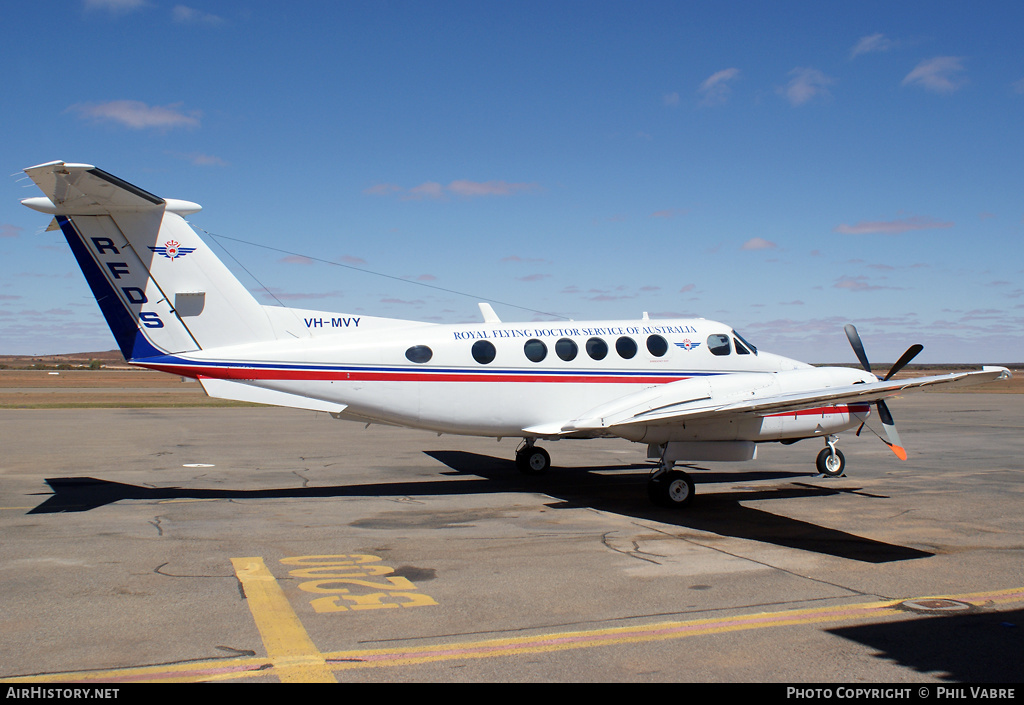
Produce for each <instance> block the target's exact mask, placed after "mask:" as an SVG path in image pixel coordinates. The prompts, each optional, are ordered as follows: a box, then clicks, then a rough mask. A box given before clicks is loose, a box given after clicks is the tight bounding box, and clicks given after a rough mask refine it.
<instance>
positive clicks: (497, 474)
mask: <svg viewBox="0 0 1024 705" xmlns="http://www.w3.org/2000/svg"><path fill="white" fill-rule="evenodd" d="M426 454H427V455H428V456H430V457H431V458H434V459H435V460H437V461H439V462H441V463H443V464H444V465H446V466H448V467H449V468H451V469H452V471H453V472H450V473H444V474H446V475H449V476H453V477H457V478H459V479H454V480H425V481H415V482H387V483H371V484H363V485H335V486H329V487H295V488H276V489H259V490H225V489H215V490H214V489H192V488H183V487H141V486H138V485H128V484H124V483H120V482H110V481H107V480H101V479H96V478H92V477H62V478H50V479H47V480H46V484H48V485H49V486H50V488H51V489H52V490H53V494H52V495H51V496H50V497H49V498H48V499H46V500H45V501H44V502H43V503H42V504H40V505H39V506H38V507H36V508H34V509H32V510H31V511H29V512H28V513H29V514H53V513H62V512H86V511H90V510H92V509H96V508H97V507H102V506H105V505H107V504H111V503H113V502H118V501H121V500H128V499H134V500H144V501H160V500H171V499H234V500H244V499H263V498H278V499H279V498H288V497H294V498H318V497H323V498H329V497H405V496H416V495H427V496H445V495H466V494H492V493H496V492H538V493H543V494H546V495H548V496H551V497H554V498H556V499H557V500H560V501H558V502H555V503H553V504H551V505H549V506H551V507H553V508H573V507H590V508H592V509H597V510H601V511H607V512H612V513H615V514H620V515H624V516H631V517H635V518H638V519H648V520H653V521H658V522H661V523H666V524H672V525H675V526H682V527H689V528H692V529H697V530H699V531H707V532H711V533H715V534H719V535H721V536H732V537H735V538H742V539H748V540H752V541H760V542H763V543H770V544H774V545H777V546H785V547H788V548H795V549H798V550H803V551H810V552H814V553H820V554H824V555H830V556H836V557H839V558H846V559H850V560H857V561H863V562H866V563H888V562H892V561H903V560H911V559H916V558H927V557H929V556H931V555H933V554H931V553H928V552H925V551H920V550H917V549H914V548H908V547H904V546H898V545H895V544H890V543H885V542H882V541H876V540H874V539H869V538H864V537H861V536H856V535H853V534H849V533H846V532H844V531H839V530H836V529H830V528H827V527H823V526H820V525H817V524H812V523H809V522H805V521H801V520H799V519H791V518H788V517H784V516H779V515H776V514H772V513H770V512H767V511H763V510H761V509H756V508H753V507H750V506H747V503H749V502H757V501H761V500H772V499H791V498H807V499H812V498H815V497H829V496H835V495H839V494H842V493H854V494H857V495H859V496H864V497H869V498H870V497H879V496H878V495H871V494H867V493H864V492H860V491H858V490H856V489H843V488H836V489H832V488H827V487H819V486H815V485H809V484H803V483H791V484H790V485H789V486H787V487H769V488H764V489H763V490H758V489H752V490H745V491H739V492H725V493H708V494H698V496H697V498H696V499H695V500H694V502H693V504H691V505H690V506H689V507H688V508H686V509H685V510H682V511H679V510H673V509H662V508H659V507H655V506H653V505H651V504H650V502H649V501H648V500H647V492H646V484H647V475H648V473H649V471H650V466H649V465H630V466H614V467H585V468H568V469H566V468H559V469H557V470H554V471H552V472H549V473H546V474H544V475H540V476H528V475H523V474H522V473H520V472H519V471H518V470H517V469H516V468H515V465H514V463H513V462H512V461H510V460H507V459H504V458H494V457H491V456H487V455H481V454H478V453H469V452H464V451H427V452H426ZM609 471H611V472H609ZM464 476H470V478H471V479H470V478H467V479H464ZM798 477H808V475H807V474H806V473H791V472H761V473H735V472H730V473H712V472H701V473H695V474H694V478H695V481H696V482H697V483H698V484H701V485H707V484H713V483H720V482H731V483H736V482H744V481H750V480H755V479H757V480H765V479H785V478H798ZM481 478H483V479H481Z"/></svg>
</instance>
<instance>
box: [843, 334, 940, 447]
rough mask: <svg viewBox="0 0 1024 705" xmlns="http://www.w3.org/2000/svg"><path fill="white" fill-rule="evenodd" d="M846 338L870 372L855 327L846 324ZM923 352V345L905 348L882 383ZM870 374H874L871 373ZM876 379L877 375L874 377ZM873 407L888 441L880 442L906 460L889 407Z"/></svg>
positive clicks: (869, 366) (876, 404)
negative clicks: (876, 410)
mask: <svg viewBox="0 0 1024 705" xmlns="http://www.w3.org/2000/svg"><path fill="white" fill-rule="evenodd" d="M844 330H846V337H847V339H848V340H849V341H850V346H851V347H853V352H854V353H855V354H856V355H857V359H858V360H859V361H860V364H861V367H863V368H864V369H865V370H866V371H867V372H871V363H870V362H868V356H867V353H865V352H864V344H863V343H862V342H861V341H860V334H859V333H857V329H856V327H854V325H853V324H852V323H847V324H846V327H845V329H844ZM922 350H924V346H923V345H917V344H915V345H911V346H910V347H909V348H907V351H906V352H905V353H903V354H902V355H901V356H900V359H899V360H897V361H896V364H894V365H893V366H892V367H890V368H889V372H888V374H886V375H885V377H883V378H881V381H882V382H885V381H887V380H889V379H891V378H892V376H893V375H894V374H896V373H897V372H899V371H900V370H902V369H903V368H904V367H905V366H906V365H907V363H909V362H910V361H911V360H913V359H914V358H915V357H917V354H918V353H919V352H921V351H922ZM871 374H874V373H873V372H871ZM876 377H877V375H876ZM875 407H876V408H877V409H878V418H879V419H880V420H881V422H882V428H883V429H885V435H886V438H888V439H889V440H885V438H883V439H882V441H883V442H884V443H885V444H886V445H887V446H889V448H890V449H891V450H892V452H893V453H895V454H896V457H897V458H899V459H900V460H906V459H907V451H906V450H905V449H904V448H903V443H902V442H901V441H900V434H898V433H897V432H896V422H895V421H894V420H893V418H892V414H891V413H890V412H889V407H888V406H886V404H885V400H883V399H879V400H878V401H876V402H875ZM863 428H864V424H861V425H860V428H858V429H857V435H858V436H859V435H860V432H861V429H863Z"/></svg>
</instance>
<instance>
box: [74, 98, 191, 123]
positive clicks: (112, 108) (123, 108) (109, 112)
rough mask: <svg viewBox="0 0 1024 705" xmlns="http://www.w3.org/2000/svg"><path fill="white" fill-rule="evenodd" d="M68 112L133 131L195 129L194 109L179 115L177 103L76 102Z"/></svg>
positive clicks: (133, 101)
mask: <svg viewBox="0 0 1024 705" xmlns="http://www.w3.org/2000/svg"><path fill="white" fill-rule="evenodd" d="M68 110H72V111H74V112H77V113H78V114H79V115H81V116H82V117H84V118H88V119H91V120H94V121H96V122H114V123H117V124H120V125H123V126H125V127H130V128H132V129H133V130H146V129H158V130H170V129H174V128H177V127H198V126H199V116H200V115H201V113H200V112H199V111H197V110H193V111H191V112H188V113H186V112H183V111H182V109H181V103H175V104H172V105H166V106H159V105H152V106H151V105H146V104H145V103H143V102H141V101H138V100H112V101H110V102H108V103H78V104H75V105H72V106H71V107H70V108H68Z"/></svg>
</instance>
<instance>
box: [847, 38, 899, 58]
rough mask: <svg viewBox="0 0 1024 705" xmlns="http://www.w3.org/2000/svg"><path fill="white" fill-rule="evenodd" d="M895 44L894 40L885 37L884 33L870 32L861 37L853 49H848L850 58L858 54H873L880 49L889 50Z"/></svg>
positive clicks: (880, 50)
mask: <svg viewBox="0 0 1024 705" xmlns="http://www.w3.org/2000/svg"><path fill="white" fill-rule="evenodd" d="M895 45H896V42H894V41H892V40H891V39H889V38H887V37H886V36H885V35H884V34H882V33H878V34H871V35H868V36H866V37H861V38H860V41H858V42H857V43H856V44H855V45H854V47H853V49H851V50H850V58H851V59H852V58H854V57H857V56H860V55H861V54H875V53H878V52H882V51H889V50H890V49H892V48H893V47H894V46H895Z"/></svg>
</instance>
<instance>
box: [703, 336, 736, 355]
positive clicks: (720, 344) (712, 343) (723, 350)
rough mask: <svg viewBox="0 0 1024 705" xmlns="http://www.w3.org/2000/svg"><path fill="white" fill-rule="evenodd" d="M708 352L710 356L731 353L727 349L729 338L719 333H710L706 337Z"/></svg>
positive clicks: (728, 348)
mask: <svg viewBox="0 0 1024 705" xmlns="http://www.w3.org/2000/svg"><path fill="white" fill-rule="evenodd" d="M708 350H710V351H711V354H712V355H728V354H729V353H730V352H732V349H731V348H730V347H729V336H727V335H722V334H721V333H712V334H711V335H709V336H708Z"/></svg>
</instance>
